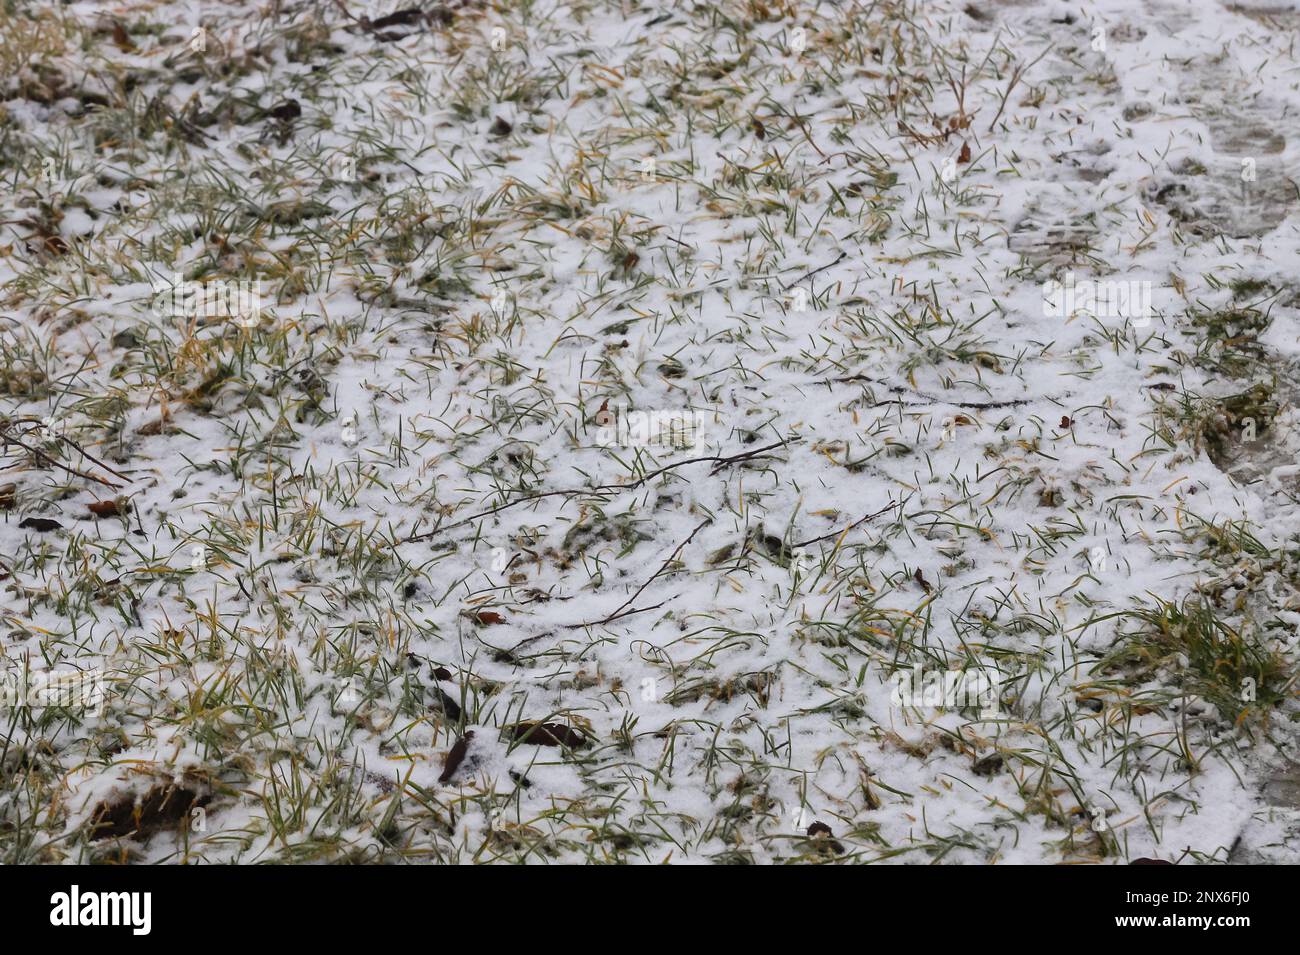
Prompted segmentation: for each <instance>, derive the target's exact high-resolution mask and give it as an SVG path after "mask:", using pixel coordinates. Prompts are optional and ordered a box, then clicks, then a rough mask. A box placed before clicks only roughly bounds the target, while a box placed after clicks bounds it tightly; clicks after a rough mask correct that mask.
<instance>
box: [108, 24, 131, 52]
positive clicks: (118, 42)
mask: <svg viewBox="0 0 1300 955" xmlns="http://www.w3.org/2000/svg"><path fill="white" fill-rule="evenodd" d="M113 45H114V46H116V47H117V48H118V49H119V50H121V51H122V52H123V53H134V52H135V49H136V46H135V43H134V41H132V39H131V34H129V33H127V32H126V27H124V26H122V24H121V23H119V22H118V21H116V20H114V21H113Z"/></svg>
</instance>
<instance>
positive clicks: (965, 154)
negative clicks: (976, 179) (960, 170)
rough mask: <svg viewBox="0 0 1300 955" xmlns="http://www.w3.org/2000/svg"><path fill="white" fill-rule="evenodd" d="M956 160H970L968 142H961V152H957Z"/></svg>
mask: <svg viewBox="0 0 1300 955" xmlns="http://www.w3.org/2000/svg"><path fill="white" fill-rule="evenodd" d="M957 161H958V162H959V163H961V162H970V143H962V144H961V152H960V153H958V154H957Z"/></svg>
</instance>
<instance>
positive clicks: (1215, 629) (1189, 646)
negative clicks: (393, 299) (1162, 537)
mask: <svg viewBox="0 0 1300 955" xmlns="http://www.w3.org/2000/svg"><path fill="white" fill-rule="evenodd" d="M1119 616H1120V617H1121V618H1122V619H1126V620H1128V621H1130V622H1131V623H1134V624H1136V625H1137V627H1136V629H1134V630H1132V631H1131V632H1128V633H1125V634H1123V635H1122V638H1121V642H1120V644H1119V646H1118V647H1117V648H1116V649H1115V650H1114V651H1113V652H1112V653H1110V654H1109V655H1108V656H1107V657H1106V658H1105V659H1104V660H1103V661H1102V662H1101V664H1099V665H1098V669H1099V670H1103V671H1105V670H1113V669H1115V668H1129V670H1130V676H1131V677H1132V678H1134V679H1142V678H1152V677H1155V676H1156V675H1157V674H1158V673H1165V674H1169V675H1172V676H1173V678H1174V682H1175V683H1176V684H1178V685H1180V686H1181V688H1182V689H1183V691H1185V692H1186V693H1191V694H1195V695H1197V696H1200V697H1202V698H1203V699H1205V700H1207V701H1208V702H1210V703H1213V704H1214V705H1215V706H1216V707H1218V710H1219V715H1220V716H1221V717H1223V718H1224V719H1227V720H1231V721H1232V722H1233V723H1241V722H1243V721H1245V720H1246V719H1248V718H1249V717H1250V716H1251V715H1252V714H1259V715H1262V714H1264V713H1266V712H1267V711H1268V710H1270V709H1271V708H1272V707H1274V706H1275V705H1277V704H1278V703H1279V702H1280V701H1281V700H1282V699H1283V697H1284V695H1285V694H1284V690H1283V687H1284V683H1285V671H1284V664H1283V661H1282V659H1281V658H1280V657H1279V656H1278V654H1277V653H1276V652H1274V651H1273V650H1271V649H1269V648H1268V647H1267V646H1265V645H1263V644H1262V643H1260V642H1259V641H1258V640H1256V639H1255V638H1253V637H1252V636H1251V635H1250V634H1249V633H1247V632H1246V631H1245V630H1244V628H1243V629H1238V628H1234V627H1232V626H1231V625H1229V624H1228V623H1227V622H1226V621H1224V620H1223V619H1222V617H1221V616H1220V612H1219V611H1218V610H1217V609H1216V608H1215V607H1214V605H1213V604H1212V603H1211V602H1210V601H1209V600H1207V599H1206V598H1205V597H1204V596H1201V595H1196V596H1193V597H1188V598H1186V599H1184V600H1183V601H1182V602H1181V603H1176V602H1173V601H1163V600H1157V602H1156V605H1155V606H1154V607H1149V608H1143V609H1140V610H1131V611H1126V612H1124V613H1123V614H1120V615H1119Z"/></svg>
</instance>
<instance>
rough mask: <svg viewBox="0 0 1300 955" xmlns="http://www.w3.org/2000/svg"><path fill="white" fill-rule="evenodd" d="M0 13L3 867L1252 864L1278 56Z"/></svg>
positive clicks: (668, 24) (1294, 333) (1205, 28)
mask: <svg viewBox="0 0 1300 955" xmlns="http://www.w3.org/2000/svg"><path fill="white" fill-rule="evenodd" d="M412 2H414V0H412ZM15 6H16V7H17V13H16V14H14V15H10V14H7V13H4V12H3V10H2V9H0V83H2V84H3V87H2V89H0V174H2V175H3V181H4V184H5V189H4V190H3V193H0V204H3V209H0V221H2V222H3V225H0V283H2V292H0V319H2V323H0V412H2V413H3V415H4V418H3V419H2V420H0V427H2V428H3V437H4V440H5V442H6V443H5V446H4V457H3V460H0V466H3V467H4V468H6V470H5V471H3V472H0V485H3V486H0V508H3V512H2V513H3V523H0V560H2V561H3V564H2V565H0V575H2V576H3V580H0V587H3V591H2V592H0V616H2V618H3V629H2V632H0V653H3V666H4V667H5V673H6V674H7V681H8V682H7V684H6V685H7V686H8V687H9V691H8V692H9V699H8V701H7V702H3V701H0V718H2V719H0V860H3V861H8V862H61V861H90V860H110V859H114V860H136V861H167V862H177V861H182V860H188V861H238V862H257V861H271V860H280V861H344V860H360V861H411V862H471V861H475V862H489V861H526V862H542V861H564V862H580V861H602V862H605V861H618V862H660V861H674V862H760V863H761V862H769V863H770V862H786V861H832V860H837V861H877V860H879V861H895V862H903V863H930V862H935V861H942V862H948V863H992V862H1000V863H1007V862H1011V863H1041V862H1088V861H1097V862H1107V863H1109V862H1121V863H1122V862H1126V861H1130V860H1132V859H1136V858H1141V857H1145V858H1158V859H1164V860H1170V861H1181V862H1187V863H1191V862H1223V861H1249V860H1254V861H1273V862H1283V861H1294V857H1295V854H1294V853H1293V852H1291V850H1290V849H1289V848H1288V843H1287V840H1288V837H1289V832H1290V826H1291V824H1292V819H1293V814H1294V809H1293V806H1300V775H1294V772H1293V770H1292V769H1290V767H1291V763H1290V760H1289V759H1288V756H1287V754H1288V753H1289V752H1291V751H1292V750H1293V749H1294V744H1295V736H1296V732H1295V730H1294V728H1293V720H1294V719H1295V717H1296V716H1297V714H1300V709H1297V707H1296V706H1295V704H1294V702H1293V695H1294V693H1293V685H1292V684H1293V676H1292V674H1293V672H1294V669H1295V665H1296V662H1297V656H1298V655H1300V650H1298V648H1297V646H1296V624H1297V621H1300V613H1298V612H1297V611H1300V595H1298V593H1297V582H1298V581H1300V547H1298V546H1297V542H1296V539H1295V538H1296V530H1297V519H1296V508H1295V504H1296V495H1297V493H1300V463H1298V462H1300V459H1298V458H1297V451H1300V427H1298V426H1300V410H1297V407H1296V406H1297V401H1296V398H1297V396H1300V374H1298V373H1297V370H1296V369H1297V365H1298V363H1300V330H1298V326H1297V322H1296V318H1297V316H1298V315H1300V282H1298V281H1297V279H1296V264H1297V261H1298V257H1297V245H1296V240H1297V226H1298V225H1300V186H1298V185H1297V181H1296V179H1295V178H1294V168H1295V167H1296V165H1297V159H1300V140H1297V139H1296V137H1295V136H1293V135H1292V132H1291V131H1292V129H1293V128H1295V127H1296V117H1297V107H1300V87H1298V86H1297V84H1298V83H1300V79H1297V77H1298V76H1300V73H1298V72H1297V59H1296V55H1295V41H1296V37H1297V32H1300V6H1296V5H1293V4H1291V3H1287V2H1282V0H1278V2H1252V3H1232V4H1224V3H1220V2H1217V0H1215V2H1212V0H1196V2H1174V0H1105V2H1100V3H1087V4H1080V3H1064V2H1048V3H1037V2H1034V3H1029V2H1025V3H1014V2H1005V0H970V2H960V0H953V2H949V0H936V2H928V0H926V2H885V0H882V2H820V3H794V2H790V3H777V2H766V0H747V2H737V0H725V2H719V3H715V2H709V3H705V2H700V3H688V2H677V3H671V2H666V0H659V2H646V3H634V2H623V3H617V2H612V0H573V2H536V3H534V2H520V3H506V4H500V5H487V4H483V3H481V2H478V0H452V2H450V3H447V4H427V3H426V4H425V5H424V6H422V7H419V8H415V7H412V8H409V9H402V8H401V7H400V5H399V6H397V7H395V6H394V5H393V4H392V3H391V2H388V3H361V2H359V0H333V2H294V0H283V2H280V0H266V2H251V3H229V4H219V3H209V2H203V3H197V2H157V0H154V2H135V0H128V2H124V3H121V4H117V5H113V6H111V7H108V6H104V5H101V4H97V3H89V2H74V3H71V4H68V5H66V6H55V5H49V4H42V3H35V2H24V0H18V2H17V3H16V4H15ZM72 674H79V675H77V676H76V677H75V678H74V677H73V676H71V675H72ZM58 681H62V682H61V683H59V682H58ZM55 685H57V686H58V688H59V691H60V693H61V694H62V696H61V697H60V698H57V699H56V698H55V697H56V696H58V694H56V693H55V692H54V690H53V687H54V686H55Z"/></svg>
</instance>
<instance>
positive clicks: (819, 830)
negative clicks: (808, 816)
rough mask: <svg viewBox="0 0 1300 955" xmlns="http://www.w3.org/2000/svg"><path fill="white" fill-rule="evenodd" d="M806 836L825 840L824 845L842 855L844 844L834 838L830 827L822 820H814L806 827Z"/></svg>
mask: <svg viewBox="0 0 1300 955" xmlns="http://www.w3.org/2000/svg"><path fill="white" fill-rule="evenodd" d="M808 838H809V839H816V840H819V841H820V840H825V845H827V846H829V847H830V850H831V851H832V852H834V853H835V854H836V855H844V844H843V843H842V842H840V841H839V840H838V839H836V838H835V833H833V832H832V831H831V827H830V826H828V825H826V823H824V822H814V823H813V824H812V825H811V826H809V827H808Z"/></svg>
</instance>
